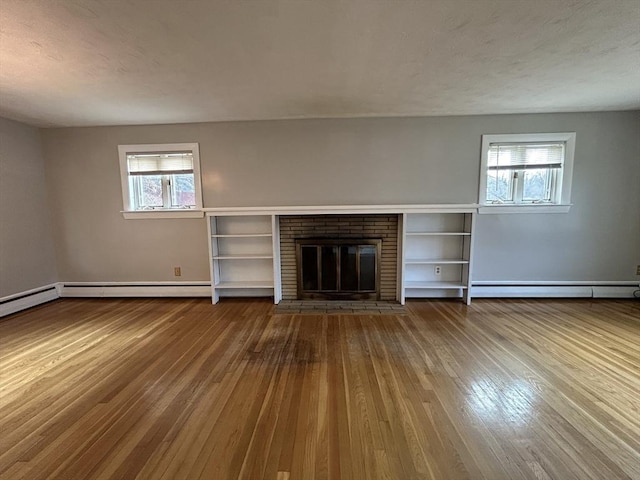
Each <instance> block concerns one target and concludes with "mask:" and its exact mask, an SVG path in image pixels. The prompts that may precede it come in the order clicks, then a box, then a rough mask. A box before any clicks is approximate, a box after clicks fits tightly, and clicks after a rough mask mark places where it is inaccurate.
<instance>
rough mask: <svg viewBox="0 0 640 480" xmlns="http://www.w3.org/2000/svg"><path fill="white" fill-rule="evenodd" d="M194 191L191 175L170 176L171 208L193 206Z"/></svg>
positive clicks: (194, 201) (194, 202)
mask: <svg viewBox="0 0 640 480" xmlns="http://www.w3.org/2000/svg"><path fill="white" fill-rule="evenodd" d="M195 204H196V189H195V185H194V182H193V173H186V174H179V175H171V206H173V207H184V206H195Z"/></svg>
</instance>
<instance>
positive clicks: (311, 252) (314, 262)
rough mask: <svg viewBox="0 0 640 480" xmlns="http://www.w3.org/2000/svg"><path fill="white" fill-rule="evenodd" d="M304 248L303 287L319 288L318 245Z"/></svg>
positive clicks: (307, 288) (308, 288)
mask: <svg viewBox="0 0 640 480" xmlns="http://www.w3.org/2000/svg"><path fill="white" fill-rule="evenodd" d="M301 248H302V289H303V290H305V291H307V290H318V247H316V246H309V247H301Z"/></svg>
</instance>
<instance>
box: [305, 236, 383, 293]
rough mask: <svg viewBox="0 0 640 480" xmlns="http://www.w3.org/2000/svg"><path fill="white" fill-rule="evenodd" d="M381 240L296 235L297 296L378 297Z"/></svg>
mask: <svg viewBox="0 0 640 480" xmlns="http://www.w3.org/2000/svg"><path fill="white" fill-rule="evenodd" d="M381 244H382V240H381V239H327V238H317V239H314V238H305V239H297V240H296V265H297V277H298V282H297V283H298V298H299V299H308V298H313V299H318V298H324V299H330V300H379V299H380V256H381V255H380V251H381Z"/></svg>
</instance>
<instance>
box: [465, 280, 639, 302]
mask: <svg viewBox="0 0 640 480" xmlns="http://www.w3.org/2000/svg"><path fill="white" fill-rule="evenodd" d="M639 288H640V287H639V285H638V284H637V283H633V282H619V283H618V282H593V283H587V282H575V283H571V282H566V283H565V282H556V283H554V282H549V283H548V284H544V283H542V282H539V283H538V282H536V283H535V284H524V283H523V284H515V283H511V282H509V283H497V282H496V283H489V282H487V283H484V282H483V283H481V284H477V283H474V285H473V286H472V289H471V292H472V296H473V297H476V298H634V292H635V291H637V290H638V289H639Z"/></svg>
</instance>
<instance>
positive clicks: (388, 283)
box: [280, 215, 398, 300]
mask: <svg viewBox="0 0 640 480" xmlns="http://www.w3.org/2000/svg"><path fill="white" fill-rule="evenodd" d="M319 237H324V238H336V239H344V238H363V239H374V238H380V239H382V248H381V251H382V255H381V258H380V299H381V300H396V285H397V278H398V277H397V275H398V273H397V272H398V216H397V215H283V216H281V217H280V262H281V273H282V298H283V299H284V300H295V299H296V298H297V296H298V287H297V276H296V243H295V241H296V239H298V238H319Z"/></svg>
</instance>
